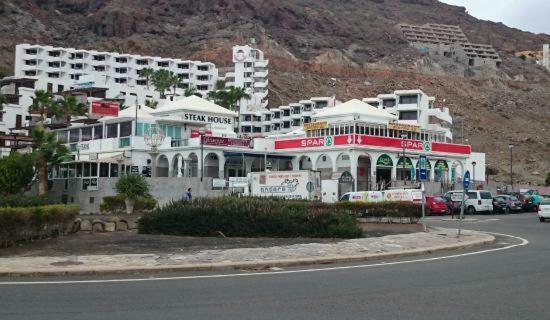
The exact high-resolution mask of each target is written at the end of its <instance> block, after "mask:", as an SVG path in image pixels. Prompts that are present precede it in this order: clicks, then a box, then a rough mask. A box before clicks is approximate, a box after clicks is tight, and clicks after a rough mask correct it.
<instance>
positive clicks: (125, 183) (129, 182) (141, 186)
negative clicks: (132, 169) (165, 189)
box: [115, 174, 149, 200]
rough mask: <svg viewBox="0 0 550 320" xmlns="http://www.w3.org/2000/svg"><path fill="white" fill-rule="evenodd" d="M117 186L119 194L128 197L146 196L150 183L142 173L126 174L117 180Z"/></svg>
mask: <svg viewBox="0 0 550 320" xmlns="http://www.w3.org/2000/svg"><path fill="white" fill-rule="evenodd" d="M115 188H116V190H117V192H118V194H120V195H123V196H124V197H126V198H128V199H133V200H135V199H137V198H139V197H144V196H146V195H147V194H148V193H149V185H147V181H145V178H144V177H143V176H142V175H140V174H124V175H122V176H120V177H119V178H118V180H117V182H116V185H115Z"/></svg>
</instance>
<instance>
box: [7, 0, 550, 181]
mask: <svg viewBox="0 0 550 320" xmlns="http://www.w3.org/2000/svg"><path fill="white" fill-rule="evenodd" d="M427 22H430V23H442V24H454V25H459V26H461V27H462V29H463V30H464V32H465V33H466V35H467V36H468V38H469V39H470V40H471V41H472V42H477V43H487V44H491V45H492V46H493V47H495V48H496V49H497V51H498V53H499V54H500V55H501V57H502V59H503V65H502V68H501V70H500V72H498V73H497V74H496V75H484V74H475V75H474V74H472V75H469V76H465V75H464V74H463V73H461V72H457V71H456V70H457V68H458V67H459V66H456V65H453V64H452V63H451V64H449V63H448V62H445V61H442V60H440V59H439V60H438V59H437V58H433V57H427V56H423V55H422V54H421V53H420V52H419V51H417V50H415V49H413V48H411V47H409V46H408V44H407V42H406V41H405V39H404V37H403V36H402V34H401V32H400V31H399V29H398V28H396V25H397V24H398V23H411V24H424V23H427ZM250 38H254V39H255V40H256V43H257V46H259V47H260V48H261V49H262V50H264V52H265V53H266V55H267V56H268V58H269V59H270V103H271V104H272V105H273V106H276V105H278V104H282V103H288V102H291V101H297V100H299V99H303V98H305V97H309V96H316V95H332V94H336V96H337V97H338V98H339V99H341V100H346V99H348V98H352V97H366V96H372V95H376V94H379V93H385V92H390V91H392V90H396V89H406V88H417V87H419V88H421V89H423V90H424V91H425V92H427V93H428V94H430V95H435V96H436V97H437V98H438V102H437V104H438V106H447V107H449V108H450V109H451V112H452V113H453V114H454V115H457V116H460V117H463V118H464V119H465V120H464V136H465V137H464V139H468V141H469V143H471V144H472V145H473V148H474V150H476V151H483V152H487V154H488V158H487V161H488V163H489V166H490V167H491V168H494V169H496V170H497V171H498V174H497V175H496V176H495V177H491V178H490V179H491V180H493V179H496V180H500V181H506V179H507V178H506V177H507V176H508V174H509V171H508V161H509V160H508V157H509V154H508V147H507V145H508V143H509V142H514V144H516V145H517V147H516V148H515V158H516V161H515V163H516V165H515V169H514V173H515V175H516V177H515V179H516V181H531V182H535V183H542V181H543V180H544V179H543V175H545V173H546V172H548V171H550V89H549V88H550V73H548V72H547V71H545V70H543V69H542V68H541V67H539V66H536V65H534V64H533V63H531V62H526V61H523V60H522V59H520V58H517V57H515V56H514V52H517V51H523V50H540V47H541V46H542V44H543V43H550V35H548V34H538V35H536V34H532V33H528V32H523V31H521V30H517V29H513V28H509V27H507V26H505V25H503V24H500V23H493V22H489V21H481V20H478V19H476V18H474V17H472V16H470V15H468V13H467V12H466V10H465V9H464V8H461V7H455V6H450V5H446V4H443V3H440V2H438V1H436V0H346V1H338V0H284V1H283V0H201V1H198V0H2V1H1V2H0V71H4V73H7V74H9V73H10V71H11V70H12V68H13V52H14V46H15V44H17V43H21V42H27V43H40V44H52V45H60V46H69V47H79V48H94V49H104V50H117V51H121V52H130V53H140V54H149V55H157V56H167V57H180V58H195V59H203V60H208V61H213V62H215V63H217V64H218V65H220V66H229V65H230V64H231V56H230V48H231V46H232V45H233V44H235V43H246V42H248V41H249V39H250Z"/></svg>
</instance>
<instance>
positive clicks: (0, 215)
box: [0, 205, 80, 247]
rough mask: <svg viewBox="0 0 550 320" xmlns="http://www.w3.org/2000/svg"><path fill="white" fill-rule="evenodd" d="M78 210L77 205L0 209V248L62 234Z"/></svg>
mask: <svg viewBox="0 0 550 320" xmlns="http://www.w3.org/2000/svg"><path fill="white" fill-rule="evenodd" d="M79 210H80V208H79V206H78V205H44V206H37V207H5V208H0V246H2V247H7V246H10V245H14V244H15V243H16V242H17V241H24V240H30V239H41V238H44V237H49V236H55V235H60V234H64V233H65V231H66V230H65V229H66V228H65V227H66V226H67V225H68V224H69V223H70V222H72V221H73V220H74V218H75V217H76V215H78V212H79Z"/></svg>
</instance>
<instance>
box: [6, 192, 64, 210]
mask: <svg viewBox="0 0 550 320" xmlns="http://www.w3.org/2000/svg"><path fill="white" fill-rule="evenodd" d="M50 204H61V201H57V200H55V199H54V198H52V197H49V196H38V195H25V194H14V195H9V196H2V195H0V207H37V206H45V205H50Z"/></svg>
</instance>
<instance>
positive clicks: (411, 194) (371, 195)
mask: <svg viewBox="0 0 550 320" xmlns="http://www.w3.org/2000/svg"><path fill="white" fill-rule="evenodd" d="M340 201H350V202H383V201H410V202H414V203H422V191H420V190H416V189H395V190H385V191H360V192H348V193H345V194H344V195H342V197H340Z"/></svg>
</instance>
